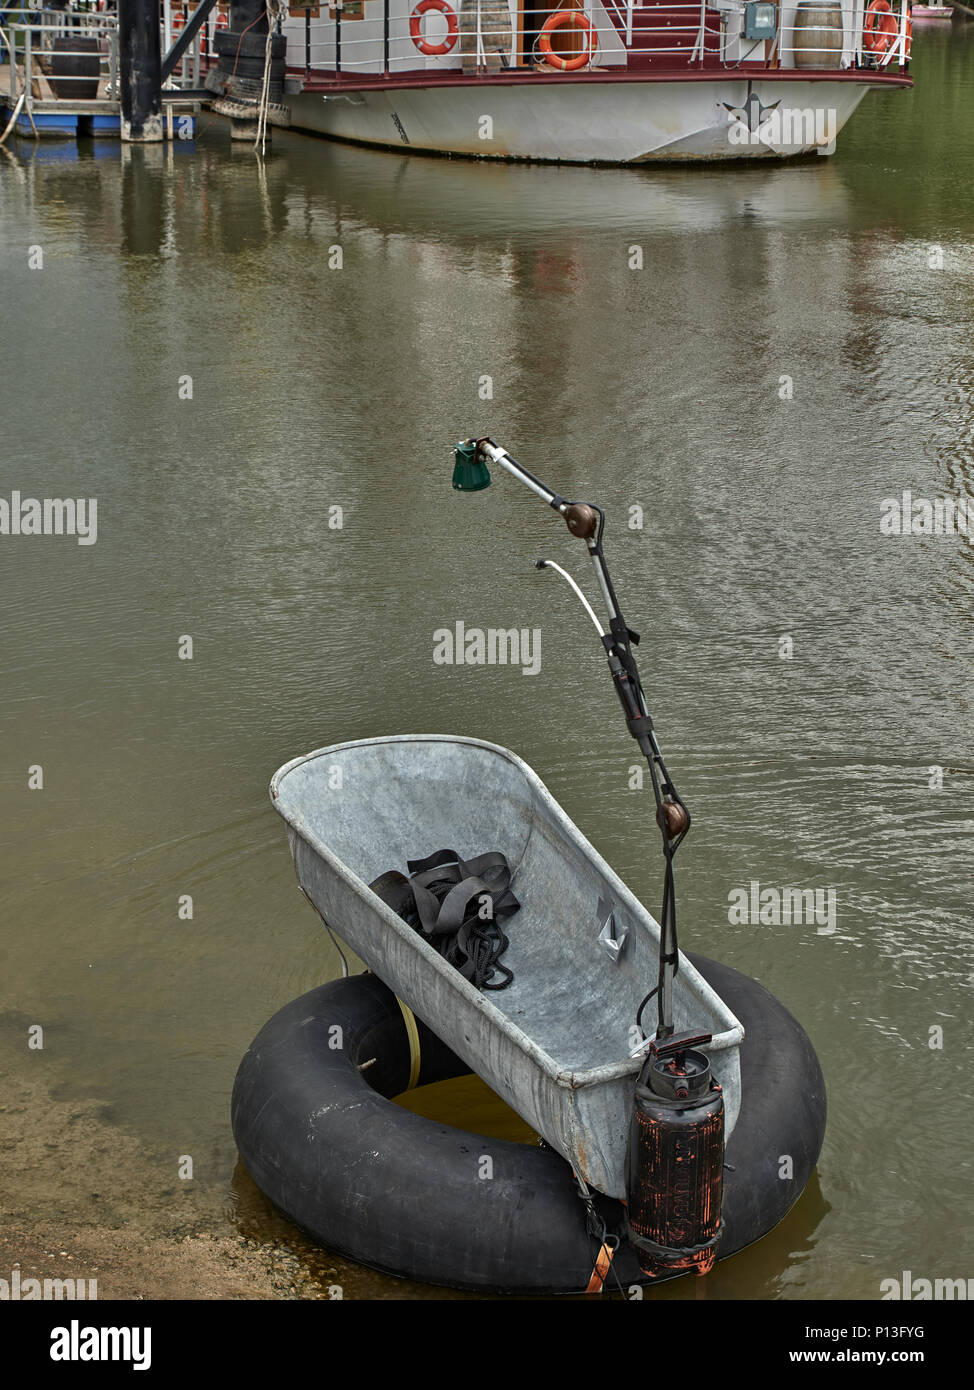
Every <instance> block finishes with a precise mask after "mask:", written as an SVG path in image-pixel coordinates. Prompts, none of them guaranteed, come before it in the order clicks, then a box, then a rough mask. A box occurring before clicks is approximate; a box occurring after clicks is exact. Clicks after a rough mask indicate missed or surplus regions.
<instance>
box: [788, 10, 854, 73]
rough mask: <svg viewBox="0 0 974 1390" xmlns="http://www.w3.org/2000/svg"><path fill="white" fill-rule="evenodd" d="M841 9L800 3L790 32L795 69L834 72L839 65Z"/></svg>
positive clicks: (841, 33)
mask: <svg viewBox="0 0 974 1390" xmlns="http://www.w3.org/2000/svg"><path fill="white" fill-rule="evenodd" d="M842 43H843V32H842V7H841V5H823V4H822V3H821V0H800V3H799V5H798V9H797V10H796V12H795V24H794V28H793V30H792V49H793V50H794V54H795V67H796V68H837V67H838V66H839V65H840V63H841V61H842Z"/></svg>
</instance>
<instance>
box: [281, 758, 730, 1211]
mask: <svg viewBox="0 0 974 1390" xmlns="http://www.w3.org/2000/svg"><path fill="white" fill-rule="evenodd" d="M271 798H272V801H273V803H274V806H275V809H276V810H277V811H279V812H280V814H281V815H282V816H283V817H284V819H285V821H286V822H287V825H288V838H289V840H290V845H291V854H292V856H293V859H294V863H295V868H296V871H297V876H298V881H299V883H300V884H301V887H302V888H303V889H304V891H305V893H306V894H307V895H308V897H309V898H310V899H311V901H312V903H313V904H314V906H315V907H316V908H317V910H318V912H319V913H320V915H321V916H322V918H323V919H324V921H325V922H326V923H327V924H328V926H329V927H330V928H331V929H332V930H333V931H334V932H335V934H336V935H337V936H339V937H341V938H342V939H343V940H344V941H346V942H347V943H348V945H349V946H350V947H351V948H352V949H353V950H354V951H355V952H356V953H357V954H358V955H359V956H360V957H361V958H362V959H363V960H364V961H365V962H366V963H367V965H368V966H369V968H370V969H371V970H372V971H373V972H374V973H375V974H376V975H378V976H379V978H380V979H381V980H383V981H384V983H385V984H387V985H388V986H389V987H390V988H391V989H393V990H394V991H395V993H396V994H397V995H399V997H400V998H401V999H402V1000H403V1001H404V1002H405V1003H406V1004H408V1005H409V1007H410V1008H411V1009H412V1010H413V1011H414V1013H416V1014H417V1015H419V1017H420V1018H422V1019H423V1020H424V1021H425V1022H426V1023H427V1024H428V1025H429V1026H430V1028H432V1029H433V1031H434V1032H435V1033H437V1034H438V1035H439V1036H440V1037H441V1038H442V1039H443V1041H444V1042H445V1043H447V1045H448V1046H449V1047H451V1048H452V1049H453V1050H454V1052H456V1053H457V1054H458V1055H459V1056H460V1057H462V1058H463V1059H464V1061H465V1062H467V1063H468V1064H469V1066H470V1067H471V1068H472V1069H473V1070H474V1071H475V1072H477V1073H478V1074H479V1075H480V1076H481V1077H483V1079H484V1080H485V1081H486V1082H487V1084H488V1085H489V1086H491V1087H492V1088H493V1089H494V1090H495V1091H496V1092H497V1094H498V1095H500V1096H502V1097H503V1098H504V1100H506V1101H507V1102H508V1104H509V1105H511V1106H512V1107H513V1108H514V1109H515V1110H516V1111H517V1112H518V1113H519V1114H520V1115H521V1116H523V1118H524V1119H525V1120H526V1121H527V1122H528V1123H529V1124H531V1125H532V1126H533V1127H534V1128H535V1129H536V1130H537V1132H538V1133H539V1134H541V1135H543V1137H544V1138H545V1140H546V1141H547V1142H548V1143H549V1144H550V1145H551V1146H552V1147H553V1148H554V1149H556V1150H557V1151H558V1152H559V1153H560V1154H562V1156H563V1157H564V1158H565V1159H567V1161H568V1162H569V1163H570V1164H571V1165H572V1167H573V1168H574V1169H575V1170H576V1172H577V1173H579V1174H580V1175H581V1177H582V1178H584V1180H585V1181H586V1182H587V1183H588V1184H589V1185H590V1186H591V1187H594V1188H596V1189H597V1190H598V1191H600V1192H604V1193H606V1194H607V1195H609V1196H612V1197H617V1198H624V1197H625V1181H624V1160H625V1150H626V1140H627V1136H628V1131H629V1121H630V1115H631V1110H632V1101H633V1087H634V1083H635V1079H636V1076H637V1075H638V1072H639V1068H640V1061H639V1059H635V1060H633V1059H632V1058H630V1057H629V1055H628V1054H629V1052H630V1050H631V1048H632V1046H633V1045H634V1044H633V1037H632V1036H631V1029H632V1027H633V1023H634V1020H635V1015H636V1009H637V1008H638V1006H639V1002H640V1000H641V999H642V998H643V996H644V995H645V994H646V992H647V989H648V988H649V987H650V985H652V984H655V982H656V977H657V968H658V950H659V927H658V925H657V923H656V922H655V920H654V919H653V918H652V917H651V916H650V914H649V913H648V912H647V911H646V909H645V908H644V907H643V906H642V905H641V903H639V902H638V901H637V900H636V898H635V897H633V895H632V893H630V892H629V890H628V889H627V888H626V886H625V884H624V883H623V882H622V881H621V879H619V878H618V877H617V875H616V874H615V873H613V871H612V869H611V868H610V867H609V865H608V864H607V863H606V862H605V860H604V859H603V858H602V857H601V855H599V854H598V853H597V852H596V851H595V850H594V849H593V847H592V846H591V845H590V844H589V843H588V841H587V840H586V839H585V837H584V836H583V835H582V834H581V833H580V832H579V830H578V829H577V827H576V826H575V825H574V824H573V823H572V822H571V821H570V820H569V818H568V817H567V816H566V815H565V813H564V811H563V810H562V809H561V807H560V806H559V805H558V803H557V802H556V801H555V800H554V798H553V797H552V796H551V794H550V793H549V792H548V790H547V789H546V788H545V786H544V785H543V783H542V782H541V780H540V779H539V778H538V777H537V775H536V774H535V773H534V772H533V771H532V770H531V768H530V767H528V765H527V764H526V763H525V762H523V761H522V760H521V759H520V758H518V757H516V756H515V755H514V754H513V753H511V752H509V751H508V750H507V749H506V748H500V747H498V746H497V745H495V744H491V743H484V742H481V741H480V740H478V739H472V738H451V737H447V736H444V735H439V734H430V735H419V734H405V735H399V736H394V737H389V738H376V739H363V740H360V741H358V742H354V743H342V744H337V745H335V746H334V747H331V748H322V749H319V750H318V751H317V752H314V753H308V754H307V755H305V756H304V757H300V758H295V759H293V761H291V762H289V763H287V764H285V766H284V767H282V768H280V770H279V771H278V772H277V773H275V775H274V778H273V780H272V782H271ZM444 848H449V849H454V850H456V851H457V853H458V854H459V855H460V856H461V857H463V858H472V857H473V856H474V855H477V854H482V853H484V852H485V851H487V850H500V851H501V853H503V854H504V855H505V856H506V857H507V860H508V862H509V863H510V865H511V868H512V870H513V873H514V879H513V883H512V888H513V891H514V893H515V894H516V896H517V897H518V899H519V900H520V903H521V909H520V911H519V912H517V913H515V914H514V916H513V917H511V918H510V919H509V920H508V921H507V923H506V925H505V932H506V934H507V935H508V936H509V937H510V947H509V948H508V950H507V952H506V954H505V955H504V964H505V965H507V966H508V967H509V968H510V969H512V970H513V971H514V980H513V982H512V984H511V985H510V986H509V987H508V988H507V989H504V990H498V991H490V992H487V993H481V992H480V991H478V990H476V989H475V988H474V987H473V986H472V985H470V984H469V983H468V982H467V981H466V980H465V979H464V978H463V976H462V975H460V974H459V972H458V971H456V970H454V969H453V968H452V967H451V966H449V965H447V964H446V963H445V962H444V961H443V960H442V958H441V957H440V956H439V955H438V954H437V952H436V951H434V950H433V949H432V947H430V946H429V945H427V943H426V941H425V940H424V939H423V938H422V936H421V935H420V934H419V932H417V931H414V930H413V928H412V927H410V926H409V925H408V924H407V923H406V922H404V921H403V920H402V918H400V917H398V916H397V915H396V914H395V913H394V912H392V911H391V909H390V908H388V907H387V906H386V904H385V903H383V902H382V901H381V899H379V898H378V897H377V896H376V895H375V894H374V893H373V892H372V891H371V890H370V889H369V887H368V884H369V882H370V881H372V880H374V879H376V878H377V877H378V876H379V875H380V874H381V873H382V872H384V871H385V870H386V869H391V868H397V869H400V870H402V871H405V868H406V861H407V859H419V858H422V857H424V856H425V855H428V854H431V853H432V852H433V851H435V850H438V849H444ZM600 902H601V903H603V904H605V903H609V904H611V906H612V909H613V912H614V919H615V930H616V934H617V935H619V934H621V933H622V932H625V933H626V941H625V944H624V947H623V950H622V953H621V956H620V957H619V959H618V960H615V961H613V960H612V959H610V956H609V954H608V953H607V952H606V950H605V949H604V947H603V946H602V945H600V943H599V939H598V938H599V933H600V931H601V929H602V927H603V925H604V921H605V915H606V914H605V912H604V909H603V910H602V911H601V912H600ZM653 1007H654V1006H653V1005H652V1004H651V1005H649V1006H648V1009H650V1010H652V1009H653ZM652 1016H653V1015H652V1014H651V1015H650V1017H652ZM674 1023H675V1026H676V1029H677V1031H678V1032H680V1031H684V1030H685V1029H689V1028H693V1029H694V1030H698V1031H699V1030H703V1031H709V1032H711V1033H712V1034H713V1040H712V1042H711V1043H710V1044H708V1046H707V1047H706V1049H705V1050H706V1051H707V1052H709V1053H710V1056H711V1062H712V1066H713V1069H714V1074H715V1077H716V1079H717V1080H718V1081H719V1082H720V1083H721V1085H722V1087H723V1090H724V1102H725V1106H726V1128H727V1134H728V1135H729V1134H730V1133H731V1131H732V1130H733V1127H734V1124H735V1122H736V1119H737V1115H738V1112H739V1110H740V1098H741V1074H740V1044H741V1040H742V1038H743V1033H744V1030H743V1028H742V1027H741V1024H740V1023H739V1022H738V1020H737V1019H736V1018H735V1017H734V1015H733V1014H732V1013H731V1011H730V1010H729V1009H728V1008H727V1007H726V1005H725V1004H724V1003H723V1002H722V1001H721V999H720V998H719V997H718V996H717V995H716V994H715V993H714V992H713V990H712V989H711V988H710V986H709V985H708V984H707V983H706V981H705V980H704V979H703V978H702V976H701V975H699V974H698V972H697V971H696V970H694V968H693V966H692V965H691V964H690V962H689V961H688V960H687V959H686V958H685V957H684V956H682V955H681V957H680V969H679V973H678V975H677V977H676V984H675V988H674Z"/></svg>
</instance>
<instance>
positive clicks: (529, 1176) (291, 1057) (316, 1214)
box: [231, 955, 825, 1294]
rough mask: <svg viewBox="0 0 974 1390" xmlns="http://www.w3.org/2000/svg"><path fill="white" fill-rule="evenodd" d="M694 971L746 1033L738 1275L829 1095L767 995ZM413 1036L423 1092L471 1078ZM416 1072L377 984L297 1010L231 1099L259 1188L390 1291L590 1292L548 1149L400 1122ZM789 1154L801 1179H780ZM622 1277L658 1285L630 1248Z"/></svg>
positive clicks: (581, 1240) (566, 1192) (569, 1186)
mask: <svg viewBox="0 0 974 1390" xmlns="http://www.w3.org/2000/svg"><path fill="white" fill-rule="evenodd" d="M689 959H690V960H691V961H692V962H693V964H694V965H695V966H696V967H697V969H698V970H700V972H701V973H702V974H703V975H704V977H705V978H706V979H707V980H708V982H709V983H710V984H711V986H712V987H713V988H714V989H715V990H716V991H717V993H718V994H719V995H720V996H721V997H722V998H723V999H724V1000H725V1001H726V1003H727V1004H728V1006H729V1007H730V1008H731V1009H732V1010H733V1012H734V1013H735V1014H736V1015H737V1017H738V1018H739V1019H740V1020H741V1022H742V1023H743V1025H744V1029H745V1040H744V1043H743V1046H742V1055H741V1065H742V1077H743V1102H742V1106H741V1113H740V1116H739V1118H738V1121H737V1125H736V1126H735V1129H734V1132H733V1134H732V1135H731V1137H730V1140H729V1141H728V1144H727V1149H726V1154H725V1159H726V1163H727V1165H728V1168H727V1171H726V1172H725V1184H724V1200H723V1207H722V1221H723V1227H722V1233H721V1237H720V1245H719V1257H720V1258H725V1257H726V1256H728V1255H731V1254H733V1253H734V1252H735V1251H738V1250H741V1249H743V1248H744V1247H745V1246H747V1245H750V1244H751V1243H752V1242H754V1241H755V1240H758V1239H759V1238H760V1237H761V1236H763V1235H765V1234H766V1233H767V1232H768V1231H770V1230H771V1229H772V1228H773V1227H774V1226H776V1225H777V1224H778V1222H779V1221H781V1219H782V1218H783V1217H784V1216H785V1215H786V1213H787V1212H788V1211H789V1209H790V1208H791V1207H792V1206H793V1205H794V1203H795V1202H796V1201H797V1199H798V1197H799V1196H800V1195H801V1192H802V1191H803V1189H804V1187H805V1185H806V1184H807V1182H808V1180H809V1178H810V1177H811V1175H812V1173H813V1171H814V1168H815V1163H816V1161H817V1159H818V1155H819V1152H820V1149H821V1145H822V1139H823V1136H824V1132H825V1086H824V1082H823V1079H822V1073H821V1069H820V1067H819V1064H818V1060H817V1058H816V1056H815V1053H814V1050H813V1048H812V1045H811V1043H810V1042H809V1040H808V1038H807V1036H806V1035H805V1033H804V1030H803V1029H802V1028H801V1026H800V1025H799V1024H798V1023H797V1021H796V1020H795V1019H794V1018H793V1017H792V1016H791V1014H790V1013H789V1012H788V1010H787V1009H786V1008H785V1007H784V1006H783V1005H782V1004H780V1003H779V1002H778V1000H776V999H775V998H774V997H773V996H772V995H771V994H769V993H768V991H767V990H766V989H764V987H763V986H762V985H760V984H758V983H757V982H756V981H755V980H752V979H749V978H748V977H747V976H746V975H743V974H741V973H740V972H739V971H737V970H734V969H733V968H732V967H730V966H726V965H721V964H718V963H717V962H715V961H710V960H707V959H705V958H703V957H699V956H692V955H691V956H690V957H689ZM417 1025H418V1030H419V1041H420V1057H421V1069H420V1073H419V1077H418V1084H419V1085H421V1086H422V1085H426V1084H429V1083H431V1082H434V1081H441V1080H445V1079H446V1078H448V1077H453V1076H461V1075H464V1074H466V1073H467V1072H468V1071H469V1067H468V1066H467V1065H466V1063H464V1062H463V1061H461V1059H460V1058H458V1057H457V1056H455V1054H453V1053H452V1052H451V1051H450V1050H449V1049H448V1048H447V1047H445V1046H444V1044H443V1043H442V1042H441V1041H440V1040H439V1039H438V1038H437V1037H436V1036H435V1034H433V1033H432V1032H431V1030H430V1029H429V1028H427V1027H426V1026H425V1024H423V1023H422V1022H421V1021H419V1020H417ZM336 1030H339V1031H336ZM336 1042H337V1043H340V1045H336ZM409 1070H410V1048H409V1041H408V1035H407V1031H406V1023H405V1017H404V1014H403V1012H402V1009H401V1008H400V1006H399V1003H398V1001H397V1000H396V998H395V996H394V995H393V994H392V992H391V991H390V990H389V989H387V987H386V986H385V985H384V984H382V982H381V981H380V980H379V979H378V978H377V977H376V976H374V975H371V974H365V975H357V976H354V977H352V978H350V979H347V980H337V981H333V982H331V983H330V984H326V985H321V986H320V987H319V988H317V989H314V990H311V991H310V992H309V993H308V994H304V995H302V996H301V997H300V998H299V999H295V1000H293V1001H292V1003H290V1004H288V1005H286V1006H285V1007H284V1008H283V1009H281V1010H280V1012H278V1013H277V1014H275V1015H274V1017H273V1018H271V1019H270V1020H269V1022H268V1023H266V1024H265V1025H264V1027H263V1028H262V1029H261V1031H260V1033H259V1034H258V1035H257V1037H256V1038H255V1040H254V1042H253V1043H252V1044H251V1047H250V1048H249V1049H248V1051H247V1053H246V1054H245V1056H244V1058H243V1060H242V1062H241V1064H240V1068H239V1070H238V1072H237V1078H236V1081H235V1084H234V1088H233V1097H232V1101H231V1123H232V1127H233V1133H234V1138H235V1140H236V1143H237V1147H238V1149H239V1151H240V1155H241V1157H242V1159H243V1161H244V1163H245V1165H246V1167H247V1168H248V1170H249V1171H250V1174H251V1176H252V1177H253V1179H254V1181H255V1182H256V1184H257V1186H258V1187H259V1188H260V1189H261V1191H263V1192H264V1193H265V1194H266V1196H267V1197H269V1198H270V1200H271V1201H272V1202H273V1203H274V1204H275V1205H276V1206H277V1207H278V1208H279V1209H280V1210H281V1211H282V1212H283V1213H284V1214H285V1215H286V1216H287V1217H289V1218H290V1219H291V1220H292V1221H294V1222H295V1224H296V1225H298V1226H300V1227H302V1228H303V1229H304V1230H306V1231H307V1232H308V1233H309V1234H310V1235H311V1236H312V1237H313V1238H314V1239H315V1240H316V1241H318V1242H319V1243H320V1244H322V1245H326V1246H328V1247H330V1248H331V1249H333V1250H335V1251H337V1252H339V1253H340V1254H343V1255H346V1256H348V1257H350V1258H351V1259H353V1260H355V1261H357V1262H358V1263H359V1264H364V1265H369V1266H371V1267H372V1268H374V1269H378V1270H381V1271H383V1272H385V1273H388V1274H394V1275H399V1276H402V1277H406V1278H409V1279H415V1280H420V1281H423V1282H427V1283H430V1284H444V1285H448V1286H450V1287H453V1288H461V1289H477V1290H493V1291H496V1292H501V1293H508V1294H520V1293H571V1292H578V1291H582V1290H584V1289H585V1287H586V1285H587V1283H588V1280H589V1277H590V1275H591V1271H592V1266H593V1263H594V1256H595V1252H596V1244H595V1242H594V1241H593V1239H592V1237H591V1236H590V1234H589V1233H588V1230H587V1228H586V1222H585V1213H584V1207H583V1204H582V1202H581V1201H580V1199H579V1196H578V1193H577V1189H576V1187H575V1183H574V1179H573V1176H572V1172H571V1169H570V1167H569V1165H568V1164H567V1163H566V1162H565V1160H564V1159H563V1158H562V1157H561V1156H560V1155H559V1154H557V1153H555V1152H554V1151H553V1150H552V1149H549V1148H542V1147H537V1148H535V1147H532V1146H530V1145H526V1144H517V1143H512V1142H510V1141H506V1140H498V1139H487V1138H485V1137H483V1136H481V1135H477V1134H472V1133H469V1132H467V1131H464V1130H459V1129H453V1128H451V1127H448V1126H446V1125H441V1124H438V1123H436V1122H435V1121H432V1120H428V1119H425V1118H424V1117H422V1116H419V1115H415V1114H413V1113H412V1112H411V1111H408V1110H405V1109H403V1108H402V1107H401V1106H397V1105H393V1104H392V1103H391V1100H390V1099H389V1098H390V1097H392V1096H395V1095H398V1094H400V1093H401V1092H403V1091H404V1090H405V1089H406V1087H407V1084H408V1080H409ZM782 1155H789V1156H790V1157H791V1160H792V1176H791V1177H790V1178H782V1177H780V1176H779V1171H780V1167H781V1165H780V1158H781V1156H782ZM485 1156H489V1157H490V1159H491V1163H492V1176H491V1177H490V1178H489V1179H487V1180H484V1179H482V1177H481V1176H480V1174H481V1172H482V1171H483V1169H482V1168H481V1161H482V1159H483V1157H485ZM596 1207H597V1210H598V1212H599V1214H600V1216H601V1217H602V1218H603V1219H604V1220H605V1222H606V1224H607V1227H608V1229H609V1230H610V1231H616V1232H621V1231H623V1230H624V1210H623V1208H622V1206H621V1204H620V1203H619V1202H616V1201H613V1200H611V1199H609V1198H606V1197H602V1196H597V1198H596ZM614 1268H615V1272H616V1275H617V1277H618V1278H619V1280H620V1281H621V1282H622V1284H623V1286H626V1285H630V1284H634V1283H643V1282H645V1279H644V1276H643V1275H642V1274H641V1272H640V1270H639V1268H638V1265H637V1263H636V1259H635V1255H634V1253H633V1251H632V1249H631V1248H630V1247H629V1246H628V1244H627V1243H625V1242H623V1244H622V1245H621V1247H620V1249H619V1252H618V1254H617V1255H616V1258H615V1261H614Z"/></svg>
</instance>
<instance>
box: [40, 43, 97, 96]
mask: <svg viewBox="0 0 974 1390" xmlns="http://www.w3.org/2000/svg"><path fill="white" fill-rule="evenodd" d="M47 70H48V73H49V74H50V83H51V90H52V91H53V92H54V95H55V96H56V97H60V98H61V100H62V101H92V100H94V98H95V97H97V95H98V82H99V74H100V72H101V58H100V56H99V43H98V40H97V39H96V38H89V37H87V36H86V35H81V34H62V35H60V36H59V37H58V38H56V39H55V40H54V43H53V45H52V51H51V54H50V57H49V59H48V63H47ZM59 77H60V78H62V79H64V80H62V81H61V82H59V81H58V78H59Z"/></svg>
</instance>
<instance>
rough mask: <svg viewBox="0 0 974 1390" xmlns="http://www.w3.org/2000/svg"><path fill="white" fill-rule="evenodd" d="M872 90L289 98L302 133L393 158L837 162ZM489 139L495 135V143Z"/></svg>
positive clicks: (772, 85) (715, 87) (757, 84)
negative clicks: (835, 155) (404, 154)
mask: <svg viewBox="0 0 974 1390" xmlns="http://www.w3.org/2000/svg"><path fill="white" fill-rule="evenodd" d="M867 89H868V88H867V84H865V83H859V82H848V81H845V82H829V81H821V80H818V81H815V82H809V81H804V82H803V81H800V80H796V81H788V82H784V81H780V80H776V81H761V80H759V79H758V80H753V81H748V80H746V79H740V78H738V79H727V78H720V77H715V78H714V80H713V81H703V82H702V81H696V82H681V81H674V82H666V81H645V82H620V81H618V80H613V79H611V78H610V79H608V80H607V81H605V82H586V83H584V84H583V83H573V82H568V83H565V84H564V85H560V84H559V83H557V82H538V83H537V84H531V83H528V82H523V83H520V82H519V83H517V84H511V85H505V86H503V87H501V88H500V89H499V90H491V91H487V90H485V89H484V86H483V85H480V84H476V85H474V84H469V85H459V84H458V85H455V86H454V85H446V84H444V83H440V84H438V85H435V86H434V85H432V84H431V85H429V86H418V85H417V86H395V87H392V88H391V89H386V90H375V89H365V90H359V91H351V92H348V93H342V94H333V93H328V94H327V95H325V94H322V93H321V92H301V93H298V94H294V95H289V96H287V97H286V101H287V104H288V106H289V108H290V113H291V123H292V126H294V127H295V128H296V129H298V130H307V131H313V132H314V133H315V134H318V135H327V136H331V137H333V138H335V139H341V140H354V141H358V142H360V143H364V144H368V145H381V146H387V147H391V148H393V149H400V150H401V149H404V148H405V149H411V150H420V151H431V152H434V153H438V154H452V155H467V156H475V157H479V158H487V159H523V160H538V161H546V162H555V163H566V164H593V163H598V164H638V163H642V162H650V161H657V160H661V161H678V162H687V161H708V160H709V161H717V160H727V159H755V158H761V159H769V158H770V159H774V158H791V157H794V156H796V155H802V154H810V153H813V152H818V153H820V154H829V153H831V152H832V149H833V148H834V143H835V136H836V135H837V134H838V133H839V131H841V129H842V127H843V126H844V125H845V123H846V121H848V119H849V117H850V116H851V115H852V114H853V112H854V111H855V109H856V107H857V106H858V105H859V103H860V101H862V98H863V97H864V95H865V93H866V91H867ZM485 131H486V132H487V134H486V135H485V134H484V132H485Z"/></svg>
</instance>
